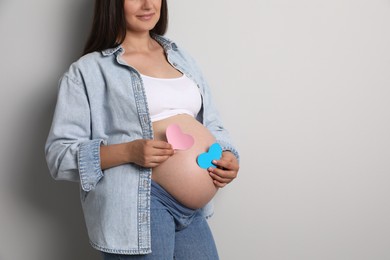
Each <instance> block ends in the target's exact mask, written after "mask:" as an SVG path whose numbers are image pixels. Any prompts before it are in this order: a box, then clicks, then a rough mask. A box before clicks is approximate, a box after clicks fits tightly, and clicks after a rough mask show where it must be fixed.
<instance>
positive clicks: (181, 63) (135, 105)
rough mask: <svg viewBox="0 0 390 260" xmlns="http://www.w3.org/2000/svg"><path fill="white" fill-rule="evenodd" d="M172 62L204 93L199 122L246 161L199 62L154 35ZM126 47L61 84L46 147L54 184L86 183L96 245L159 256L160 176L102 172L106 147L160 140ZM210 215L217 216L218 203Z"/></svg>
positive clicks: (81, 64) (85, 64) (84, 65)
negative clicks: (154, 189)
mask: <svg viewBox="0 0 390 260" xmlns="http://www.w3.org/2000/svg"><path fill="white" fill-rule="evenodd" d="M153 37H154V39H156V40H157V41H158V42H159V44H160V45H161V46H162V47H163V48H164V50H165V54H166V56H167V59H168V62H169V63H170V64H171V65H172V66H173V67H175V68H176V69H177V70H179V71H180V72H182V73H184V74H185V75H186V76H187V77H189V78H190V79H192V80H193V81H194V82H195V83H196V84H197V86H198V88H199V91H200V93H201V96H202V109H201V111H200V112H199V114H198V116H197V118H196V119H197V120H198V121H199V122H201V123H202V124H203V125H204V126H205V127H207V128H208V129H209V131H210V132H211V133H212V134H213V135H214V137H215V138H216V140H217V142H218V143H219V144H220V145H221V146H222V148H223V150H224V151H226V150H228V151H231V152H233V153H234V154H235V156H236V157H237V158H238V156H239V155H238V152H237V151H236V149H235V148H234V147H233V146H232V144H231V142H230V138H229V135H228V133H227V131H226V129H225V128H224V127H223V126H222V124H221V120H220V117H219V115H218V112H217V110H216V108H215V107H214V104H213V102H212V100H211V96H210V89H209V87H208V85H207V83H206V81H205V79H204V78H203V76H202V74H201V72H200V70H199V68H198V67H197V65H196V63H195V62H194V60H193V59H192V58H191V57H190V56H189V55H188V54H186V53H185V52H184V51H183V50H181V49H180V48H179V47H177V45H176V44H175V43H174V42H172V41H170V40H168V39H167V38H165V37H162V36H158V35H153ZM123 53H124V49H123V47H122V46H118V47H116V48H112V49H107V50H104V51H102V52H93V53H90V54H87V55H84V56H83V57H81V58H80V59H79V60H78V61H76V62H75V63H73V64H72V65H71V66H70V68H69V70H68V71H67V72H66V73H65V74H64V75H63V77H62V78H61V80H60V82H59V89H58V97H57V104H56V108H55V112H54V116H53V121H52V126H51V129H50V133H49V136H48V138H47V141H46V145H45V153H46V160H47V164H48V167H49V170H50V173H51V175H52V177H53V178H54V179H56V180H67V181H74V182H79V183H80V199H81V204H82V208H83V213H84V218H85V222H86V226H87V230H88V235H89V240H90V243H91V245H92V246H93V247H94V248H95V249H97V250H100V251H104V252H110V253H118V254H147V253H150V252H151V238H150V189H151V174H152V169H150V168H144V167H141V166H138V165H136V164H131V163H128V164H124V165H120V166H117V167H113V168H109V169H107V170H104V171H102V169H101V167H100V146H101V145H111V144H117V143H125V142H131V141H133V140H136V139H153V129H152V123H151V119H150V115H149V112H148V104H147V99H146V96H145V90H144V87H143V83H142V79H141V76H140V73H139V72H138V71H137V70H135V69H134V68H132V67H131V66H129V65H128V64H126V63H125V62H124V61H123V60H122V59H121V56H122V54H123ZM201 210H202V213H203V214H204V215H205V216H206V217H208V216H211V214H212V210H213V209H212V202H210V203H209V204H207V205H206V206H205V207H204V208H203V209H201Z"/></svg>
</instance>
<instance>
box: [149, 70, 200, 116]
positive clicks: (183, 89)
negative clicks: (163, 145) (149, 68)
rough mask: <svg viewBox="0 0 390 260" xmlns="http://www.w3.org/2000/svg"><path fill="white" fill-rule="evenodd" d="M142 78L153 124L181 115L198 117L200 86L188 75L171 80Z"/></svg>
mask: <svg viewBox="0 0 390 260" xmlns="http://www.w3.org/2000/svg"><path fill="white" fill-rule="evenodd" d="M141 77H142V81H143V83H144V88H145V92H146V98H147V101H148V105H149V113H150V117H151V120H152V122H155V121H158V120H162V119H165V118H168V117H171V116H175V115H179V114H188V115H191V116H193V117H196V116H197V115H198V113H199V111H200V109H201V106H202V98H201V95H200V92H199V89H198V86H197V85H196V84H195V83H194V82H193V81H192V80H191V79H189V78H188V77H187V76H186V75H184V74H183V76H181V77H179V78H170V79H165V78H153V77H149V76H145V75H141Z"/></svg>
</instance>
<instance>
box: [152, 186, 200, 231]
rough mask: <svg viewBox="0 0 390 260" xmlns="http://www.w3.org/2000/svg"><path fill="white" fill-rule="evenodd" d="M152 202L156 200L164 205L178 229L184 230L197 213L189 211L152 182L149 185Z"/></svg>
mask: <svg viewBox="0 0 390 260" xmlns="http://www.w3.org/2000/svg"><path fill="white" fill-rule="evenodd" d="M151 196H152V200H154V199H157V200H158V201H159V203H161V204H162V205H164V206H165V207H166V209H167V210H168V211H169V212H170V213H171V215H172V216H173V218H174V219H175V222H176V226H177V228H178V229H182V228H185V227H186V226H188V225H189V224H191V221H192V219H193V218H194V217H195V215H196V214H197V213H198V212H199V210H197V209H190V208H187V207H186V206H184V205H183V204H181V203H180V202H178V201H177V200H176V199H175V198H174V197H172V196H171V195H170V194H169V193H168V192H167V191H166V190H165V189H164V188H163V187H161V186H160V185H159V184H158V183H156V182H155V181H153V180H152V185H151Z"/></svg>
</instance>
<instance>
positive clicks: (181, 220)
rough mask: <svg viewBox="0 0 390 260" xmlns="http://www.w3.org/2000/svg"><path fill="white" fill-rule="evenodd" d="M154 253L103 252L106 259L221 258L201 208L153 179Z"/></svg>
mask: <svg viewBox="0 0 390 260" xmlns="http://www.w3.org/2000/svg"><path fill="white" fill-rule="evenodd" d="M150 210H151V238H152V253H151V254H147V255H118V254H109V253H103V256H104V260H126V259H128V260H133V259H140V260H141V259H142V260H152V259H157V260H173V259H176V260H217V259H219V258H218V252H217V248H216V246H215V242H214V238H213V235H212V233H211V230H210V228H209V225H208V224H207V221H206V219H205V218H204V217H203V216H202V215H201V214H200V212H199V210H193V209H189V208H187V207H185V206H183V205H181V204H180V203H179V202H178V201H177V200H175V199H174V198H173V197H172V196H171V195H169V194H168V193H167V192H166V191H165V190H164V189H163V188H162V187H161V186H160V185H158V184H157V183H155V182H154V181H152V191H151V207H150Z"/></svg>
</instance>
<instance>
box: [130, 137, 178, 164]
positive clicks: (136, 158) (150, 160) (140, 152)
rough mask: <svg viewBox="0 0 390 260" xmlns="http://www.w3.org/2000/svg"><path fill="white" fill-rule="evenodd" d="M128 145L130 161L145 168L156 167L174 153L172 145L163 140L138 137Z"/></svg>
mask: <svg viewBox="0 0 390 260" xmlns="http://www.w3.org/2000/svg"><path fill="white" fill-rule="evenodd" d="M128 145H129V156H130V161H131V162H132V163H135V164H138V165H140V166H142V167H146V168H154V167H157V166H158V165H160V164H161V163H163V162H165V161H166V160H167V159H168V158H169V157H171V156H172V155H173V154H174V150H173V148H172V146H171V145H170V144H169V143H167V142H164V141H156V140H146V139H138V140H134V141H132V142H130V143H128Z"/></svg>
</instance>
